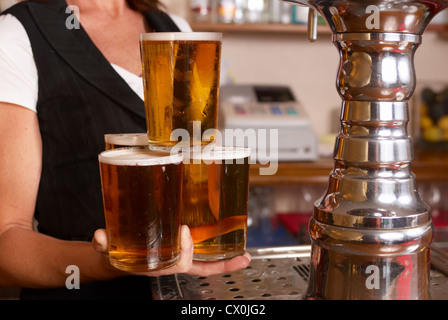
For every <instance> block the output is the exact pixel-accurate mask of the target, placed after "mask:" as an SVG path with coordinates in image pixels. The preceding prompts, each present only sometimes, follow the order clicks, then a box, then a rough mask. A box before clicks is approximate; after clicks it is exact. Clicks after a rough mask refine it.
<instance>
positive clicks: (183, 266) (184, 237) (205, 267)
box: [92, 225, 251, 277]
mask: <svg viewBox="0 0 448 320" xmlns="http://www.w3.org/2000/svg"><path fill="white" fill-rule="evenodd" d="M107 243H108V241H107V234H106V230H105V229H98V230H97V231H96V232H95V235H94V237H93V241H92V245H93V248H94V249H95V251H97V252H99V253H102V254H108V251H107ZM250 260H251V256H250V255H249V254H248V253H245V254H244V255H242V256H237V257H234V258H232V259H229V260H221V261H213V262H205V261H193V239H192V238H191V235H190V230H189V228H188V227H187V226H185V225H184V226H182V227H181V252H180V259H179V261H178V263H177V264H175V265H174V266H172V267H170V268H167V269H163V270H159V271H153V272H145V273H143V274H145V275H148V276H154V277H157V276H162V275H170V274H175V273H188V274H194V275H199V276H209V275H212V274H220V273H228V272H233V271H237V270H240V269H244V268H246V267H247V266H248V265H249V263H250ZM139 274H141V273H139Z"/></svg>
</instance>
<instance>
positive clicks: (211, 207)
mask: <svg viewBox="0 0 448 320" xmlns="http://www.w3.org/2000/svg"><path fill="white" fill-rule="evenodd" d="M214 150H215V151H216V152H210V153H208V152H207V153H205V152H202V153H201V154H200V155H195V154H194V152H193V153H192V154H188V156H187V155H185V156H186V158H185V159H184V165H183V166H184V168H183V183H182V224H186V225H188V226H189V228H190V232H191V236H192V238H193V242H194V251H193V257H194V259H195V260H220V259H227V258H232V257H234V256H236V255H241V254H243V253H244V251H245V248H246V231H247V213H248V193H249V155H250V150H249V149H245V148H236V149H233V148H218V147H215V148H214Z"/></svg>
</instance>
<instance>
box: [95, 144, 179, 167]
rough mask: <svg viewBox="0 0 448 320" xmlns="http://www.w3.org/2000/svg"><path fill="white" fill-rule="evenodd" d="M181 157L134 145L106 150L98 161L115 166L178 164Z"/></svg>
mask: <svg viewBox="0 0 448 320" xmlns="http://www.w3.org/2000/svg"><path fill="white" fill-rule="evenodd" d="M182 159H183V157H182V155H181V154H168V153H165V152H159V151H153V150H149V149H140V148H134V147H128V148H119V149H114V150H108V151H104V152H102V153H101V154H100V155H99V161H100V162H102V163H107V164H111V165H115V166H152V165H164V164H179V163H181V162H182Z"/></svg>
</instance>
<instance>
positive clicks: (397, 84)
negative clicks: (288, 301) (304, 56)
mask: <svg viewBox="0 0 448 320" xmlns="http://www.w3.org/2000/svg"><path fill="white" fill-rule="evenodd" d="M284 1H285V2H289V3H292V4H296V5H305V6H308V7H310V8H311V10H310V19H309V25H308V27H309V33H308V34H309V38H310V39H311V40H315V39H316V33H317V32H316V31H317V29H316V19H317V15H316V13H317V12H318V13H320V14H321V15H322V17H323V18H324V20H325V21H326V22H327V24H328V26H329V27H330V29H331V31H332V37H333V43H334V44H335V46H336V48H337V49H338V51H339V56H340V62H339V68H338V73H337V78H336V85H337V89H338V92H339V95H340V96H341V98H342V107H341V130H340V132H339V134H338V136H337V138H336V141H335V147H334V168H333V170H332V172H331V173H330V176H329V183H328V189H327V191H326V192H325V194H324V195H323V196H322V197H321V198H320V199H319V200H317V201H316V202H315V205H314V213H313V217H312V218H311V220H310V223H309V232H310V237H311V241H312V246H311V248H312V250H311V266H310V277H309V284H308V290H307V292H306V294H305V296H304V298H306V299H428V298H430V291H429V269H430V265H429V258H430V250H429V246H430V243H431V241H432V237H433V225H432V222H431V217H430V208H429V206H428V205H427V204H425V203H424V202H423V201H422V199H421V198H420V196H419V194H418V191H417V187H416V179H415V175H414V174H413V172H412V168H411V164H412V159H413V144H412V140H411V137H410V135H409V134H408V131H407V124H408V121H409V107H408V101H409V99H410V97H411V96H412V94H413V92H414V89H415V85H416V76H415V69H414V61H413V59H414V53H415V51H416V49H417V48H418V46H419V45H420V44H421V38H422V34H423V32H424V30H425V28H426V27H427V25H428V24H429V22H430V21H431V19H432V18H433V17H434V16H435V15H436V14H437V13H438V12H440V11H441V10H443V9H445V8H447V7H448V0H393V1H392V0H362V1H361V0H284Z"/></svg>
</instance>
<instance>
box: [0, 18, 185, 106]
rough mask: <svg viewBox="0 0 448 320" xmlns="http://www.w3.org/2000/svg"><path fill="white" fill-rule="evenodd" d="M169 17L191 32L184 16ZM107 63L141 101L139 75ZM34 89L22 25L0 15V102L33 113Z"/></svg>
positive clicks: (34, 73) (33, 71) (35, 82)
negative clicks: (11, 104) (20, 107)
mask: <svg viewBox="0 0 448 320" xmlns="http://www.w3.org/2000/svg"><path fill="white" fill-rule="evenodd" d="M170 17H171V19H173V21H174V22H175V23H176V25H177V26H178V27H179V29H180V30H181V31H183V32H191V31H192V30H191V27H190V25H189V24H188V22H187V21H186V20H185V19H183V18H181V17H179V16H174V15H170ZM111 65H112V67H113V68H114V69H115V71H116V72H117V73H118V74H119V75H120V76H121V77H122V78H123V79H124V80H125V81H126V83H127V84H128V85H129V86H130V87H131V88H132V90H134V91H135V92H136V93H137V94H138V95H139V97H140V98H141V99H142V100H143V82H142V78H141V77H139V76H137V75H135V74H133V73H132V72H130V71H127V70H126V69H123V68H121V67H120V66H118V65H114V64H111ZM38 90H39V86H38V75H37V68H36V64H35V62H34V57H33V51H32V48H31V43H30V40H29V38H28V34H27V33H26V31H25V28H24V27H23V25H22V24H21V23H20V21H19V20H17V18H16V17H14V16H12V15H10V14H7V15H3V16H0V101H2V102H9V103H13V104H17V105H20V106H23V107H25V108H28V109H30V110H33V111H35V112H37V111H36V104H37V96H38Z"/></svg>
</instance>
